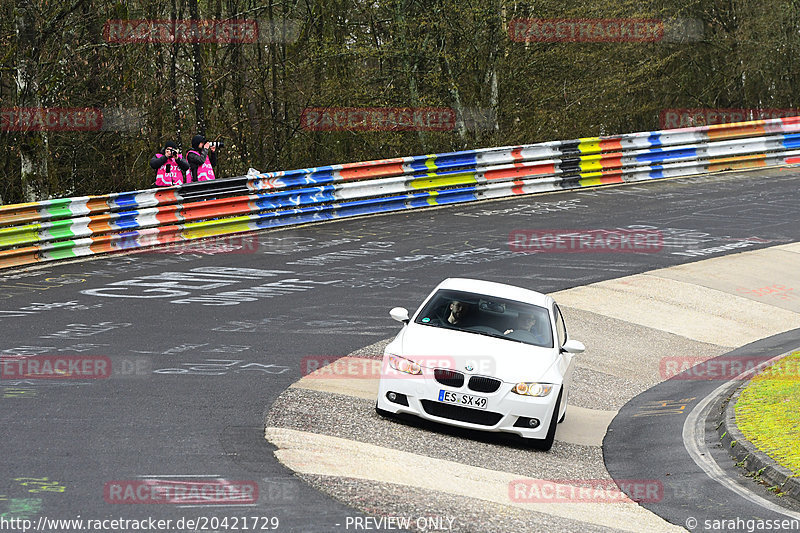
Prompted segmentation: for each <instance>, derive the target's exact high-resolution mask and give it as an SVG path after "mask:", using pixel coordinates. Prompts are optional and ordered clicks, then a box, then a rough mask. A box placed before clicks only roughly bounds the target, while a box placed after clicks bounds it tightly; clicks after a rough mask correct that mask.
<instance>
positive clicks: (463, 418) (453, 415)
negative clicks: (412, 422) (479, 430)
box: [420, 400, 503, 426]
mask: <svg viewBox="0 0 800 533" xmlns="http://www.w3.org/2000/svg"><path fill="white" fill-rule="evenodd" d="M420 403H421V404H422V408H423V409H425V412H426V413H428V414H429V415H431V416H438V417H439V418H448V419H450V420H458V421H459V422H467V423H469V424H477V425H480V426H494V425H495V424H497V423H498V422H500V419H501V418H503V415H502V414H500V413H493V412H491V411H480V410H478V409H470V408H468V407H461V406H459V405H449V404H446V403H440V402H433V401H431V400H420Z"/></svg>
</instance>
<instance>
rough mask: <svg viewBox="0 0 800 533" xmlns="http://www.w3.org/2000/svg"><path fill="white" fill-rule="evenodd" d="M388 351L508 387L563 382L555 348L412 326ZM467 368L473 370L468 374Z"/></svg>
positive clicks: (429, 365) (416, 325) (406, 329)
mask: <svg viewBox="0 0 800 533" xmlns="http://www.w3.org/2000/svg"><path fill="white" fill-rule="evenodd" d="M387 351H388V352H390V353H393V354H396V355H401V356H403V357H407V358H409V359H413V360H415V361H416V362H418V363H419V364H421V365H422V366H425V367H428V368H433V367H449V368H453V369H454V370H458V371H460V372H463V373H465V374H480V375H483V376H493V377H497V378H499V379H501V380H503V381H505V382H508V383H516V382H519V381H542V382H546V383H560V382H561V381H562V378H563V376H561V375H560V374H559V373H558V371H557V368H556V365H555V362H556V359H557V356H558V351H557V350H556V349H555V348H541V347H538V346H532V345H530V344H524V343H521V342H515V341H509V340H505V339H498V338H496V337H489V336H487V335H481V334H478V333H468V332H463V331H455V330H451V329H445V328H438V327H434V326H422V325H419V324H414V323H411V324H409V325H408V326H406V327H405V328H404V329H403V331H402V332H401V333H400V335H398V336H397V338H396V339H395V340H394V341H393V342H392V343H391V344H390V345H389V346H388V347H387ZM468 365H470V366H472V370H467V368H466V367H467V366H468Z"/></svg>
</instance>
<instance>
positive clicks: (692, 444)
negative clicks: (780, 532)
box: [683, 350, 800, 519]
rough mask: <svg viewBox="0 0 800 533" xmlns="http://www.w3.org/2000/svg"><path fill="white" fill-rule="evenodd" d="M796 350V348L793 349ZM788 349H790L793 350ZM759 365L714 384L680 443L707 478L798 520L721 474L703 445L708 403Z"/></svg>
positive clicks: (685, 426)
mask: <svg viewBox="0 0 800 533" xmlns="http://www.w3.org/2000/svg"><path fill="white" fill-rule="evenodd" d="M793 351H796V350H793ZM793 351H792V352H793ZM792 352H787V353H785V354H781V355H778V356H775V357H773V358H772V359H769V361H765V363H764V364H771V363H772V362H773V361H776V360H778V359H781V358H782V357H785V356H787V355H789V354H790V353H792ZM758 368H759V367H754V368H752V369H750V370H748V371H746V372H742V373H741V374H740V375H738V376H737V377H735V378H733V379H732V380H730V381H728V382H726V383H724V384H722V385H720V386H719V387H717V388H716V389H715V390H714V391H713V392H712V393H711V394H709V395H708V396H706V397H705V398H703V400H702V401H701V402H699V403H698V404H697V405H696V406H695V408H694V409H692V411H691V413H689V416H687V417H686V421H685V422H684V423H683V445H684V447H685V448H686V451H687V452H689V455H690V456H691V458H692V460H694V462H695V463H697V466H699V467H700V468H702V469H703V471H704V472H705V473H706V475H707V476H708V477H710V478H711V479H713V480H714V481H716V482H717V483H719V484H720V485H722V486H723V487H725V488H726V489H728V490H730V491H733V492H735V493H736V494H737V495H739V496H741V497H742V498H745V499H746V500H749V501H751V502H753V503H754V504H756V505H758V506H760V507H763V508H764V509H767V510H768V511H772V512H775V513H779V514H782V515H784V516H788V517H789V518H795V519H800V513H798V512H796V511H791V510H789V509H786V508H784V507H781V506H780V505H777V504H775V503H773V502H771V501H769V500H767V499H765V498H762V497H761V496H759V495H758V494H756V493H754V492H753V491H751V490H749V489H747V488H746V487H744V486H742V485H740V484H739V483H737V482H736V480H734V479H733V478H731V476H729V475H728V474H726V473H725V471H724V470H723V469H722V468H720V466H719V465H718V464H717V462H716V461H714V458H713V457H712V456H711V450H709V449H708V446H707V445H706V428H705V425H706V418H707V416H708V412H709V411H710V410H711V405H712V403H713V402H714V401H715V400H716V399H717V398H719V396H720V395H722V394H725V392H726V391H728V390H731V387H732V385H733V383H734V382H738V383H742V381H743V380H744V379H749V376H750V374H752V373H754V372H755V371H756V370H758Z"/></svg>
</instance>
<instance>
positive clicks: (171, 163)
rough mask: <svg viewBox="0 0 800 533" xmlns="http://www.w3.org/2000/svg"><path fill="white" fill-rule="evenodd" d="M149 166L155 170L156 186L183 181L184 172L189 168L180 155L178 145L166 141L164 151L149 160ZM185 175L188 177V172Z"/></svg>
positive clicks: (166, 185) (167, 185)
mask: <svg viewBox="0 0 800 533" xmlns="http://www.w3.org/2000/svg"><path fill="white" fill-rule="evenodd" d="M150 167H151V168H152V169H153V170H155V171H157V172H156V186H157V187H170V186H172V185H182V184H183V183H184V172H186V171H187V170H189V163H188V161H186V160H185V159H184V158H183V156H182V155H181V152H180V150H178V145H176V144H175V143H174V142H172V141H167V143H166V144H165V145H164V152H163V153H157V154H156V155H155V156H153V158H152V159H151V160H150ZM186 177H187V178H188V174H187V176H186ZM186 181H187V182H188V181H189V180H188V179H187V180H186Z"/></svg>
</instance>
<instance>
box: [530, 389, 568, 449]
mask: <svg viewBox="0 0 800 533" xmlns="http://www.w3.org/2000/svg"><path fill="white" fill-rule="evenodd" d="M560 406H561V391H558V398H556V404H555V406H554V407H553V416H551V417H550V427H548V428H547V436H545V438H543V439H531V447H532V448H534V449H536V450H541V451H543V452H546V451H548V450H549V449H550V448H552V447H553V441H554V440H555V438H556V425H558V409H559V407H560Z"/></svg>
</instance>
